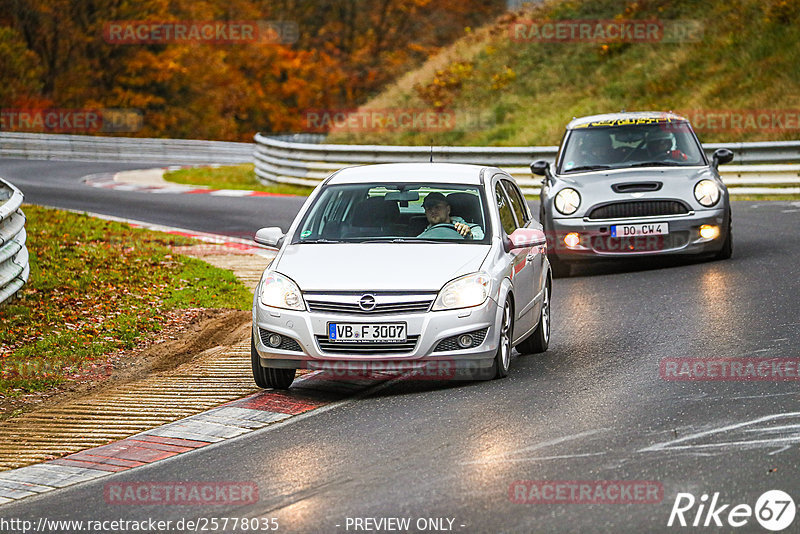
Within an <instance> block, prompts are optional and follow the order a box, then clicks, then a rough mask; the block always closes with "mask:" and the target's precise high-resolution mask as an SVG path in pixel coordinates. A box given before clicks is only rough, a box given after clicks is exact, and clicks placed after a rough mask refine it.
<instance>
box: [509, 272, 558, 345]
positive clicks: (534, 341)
mask: <svg viewBox="0 0 800 534" xmlns="http://www.w3.org/2000/svg"><path fill="white" fill-rule="evenodd" d="M549 345H550V283H549V282H548V283H547V285H545V286H544V289H543V290H542V310H541V311H540V312H539V326H537V327H536V330H534V331H533V333H532V334H531V335H529V336H528V337H526V338H525V339H524V340H523V341H521V342H520V343H519V344H518V345H517V350H518V351H519V352H520V353H521V354H538V353H540V352H545V351H546V350H547V347H548V346H549Z"/></svg>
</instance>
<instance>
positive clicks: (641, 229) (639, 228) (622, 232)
mask: <svg viewBox="0 0 800 534" xmlns="http://www.w3.org/2000/svg"><path fill="white" fill-rule="evenodd" d="M668 233H669V224H668V223H663V222H662V223H643V224H617V225H615V226H612V227H611V237H633V236H637V235H667V234H668Z"/></svg>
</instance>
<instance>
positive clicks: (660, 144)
mask: <svg viewBox="0 0 800 534" xmlns="http://www.w3.org/2000/svg"><path fill="white" fill-rule="evenodd" d="M674 146H675V136H673V135H672V134H671V133H668V132H653V133H651V134H650V135H649V136H647V152H648V154H649V155H650V157H652V158H654V159H656V161H662V160H666V161H686V160H688V159H689V157H688V156H687V155H686V154H684V153H683V152H681V151H680V150H678V149H677V148H674V149H673V147H674Z"/></svg>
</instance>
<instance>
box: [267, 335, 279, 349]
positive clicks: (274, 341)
mask: <svg viewBox="0 0 800 534" xmlns="http://www.w3.org/2000/svg"><path fill="white" fill-rule="evenodd" d="M280 344H281V336H279V335H278V334H270V336H269V338H267V345H269V346H270V347H272V348H276V347H278V346H280Z"/></svg>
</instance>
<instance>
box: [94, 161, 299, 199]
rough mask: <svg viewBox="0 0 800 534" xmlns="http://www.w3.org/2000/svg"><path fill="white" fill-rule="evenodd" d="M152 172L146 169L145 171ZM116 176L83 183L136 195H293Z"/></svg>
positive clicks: (104, 176)
mask: <svg viewBox="0 0 800 534" xmlns="http://www.w3.org/2000/svg"><path fill="white" fill-rule="evenodd" d="M212 167H219V165H212ZM185 168H193V167H192V166H173V167H164V168H162V169H157V170H161V171H164V172H166V171H174V170H179V169H185ZM149 170H154V169H146V170H145V171H149ZM124 174H125V173H117V174H108V173H102V174H92V175H89V176H86V177H84V180H83V181H84V183H85V184H86V185H88V186H91V187H100V188H103V189H113V190H115V191H133V192H137V193H156V194H184V195H211V196H215V197H287V196H294V195H286V194H281V193H268V192H266V191H247V190H242V189H213V188H210V187H205V186H195V185H181V184H171V183H166V182H165V183H164V184H161V183H136V182H126V181H124V179H121V178H120V175H124Z"/></svg>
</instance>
